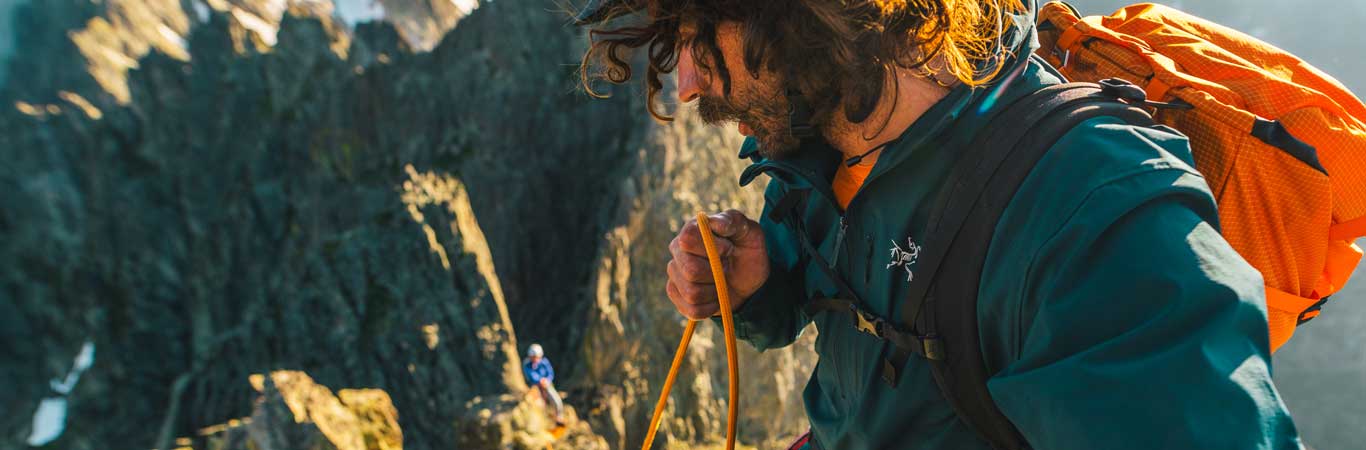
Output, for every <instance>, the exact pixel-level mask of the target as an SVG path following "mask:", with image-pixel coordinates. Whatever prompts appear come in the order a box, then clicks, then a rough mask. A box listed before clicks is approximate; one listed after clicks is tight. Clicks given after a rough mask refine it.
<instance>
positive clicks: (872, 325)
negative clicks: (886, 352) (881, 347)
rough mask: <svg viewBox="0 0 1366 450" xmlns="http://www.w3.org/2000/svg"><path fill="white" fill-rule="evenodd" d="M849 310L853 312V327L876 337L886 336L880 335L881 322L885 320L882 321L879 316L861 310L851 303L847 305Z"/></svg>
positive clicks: (883, 337)
mask: <svg viewBox="0 0 1366 450" xmlns="http://www.w3.org/2000/svg"><path fill="white" fill-rule="evenodd" d="M849 312H850V313H853V314H854V328H857V329H858V330H859V331H862V332H864V333H868V334H871V335H873V336H874V337H877V338H878V339H886V336H883V335H882V330H883V324H884V323H885V322H883V320H882V318H881V317H878V316H874V315H872V314H868V313H866V312H863V310H861V309H859V308H858V306H855V305H853V304H850V305H849Z"/></svg>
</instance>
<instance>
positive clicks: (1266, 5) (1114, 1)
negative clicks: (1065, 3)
mask: <svg viewBox="0 0 1366 450" xmlns="http://www.w3.org/2000/svg"><path fill="white" fill-rule="evenodd" d="M1069 3H1071V4H1072V5H1073V6H1076V7H1077V9H1079V10H1081V12H1082V13H1083V14H1110V13H1112V12H1114V11H1115V10H1116V9H1119V8H1121V7H1123V6H1124V5H1129V4H1133V3H1138V1H1136V0H1076V1H1071V2H1069ZM1157 3H1163V4H1166V5H1169V6H1173V7H1176V8H1178V9H1181V10H1183V11H1186V12H1189V13H1192V14H1195V15H1197V16H1200V17H1204V18H1206V19H1210V20H1213V21H1215V22H1218V23H1220V24H1222V25H1226V26H1229V27H1232V28H1235V29H1238V30H1240V31H1243V32H1245V33H1247V34H1250V35H1252V36H1254V37H1256V38H1258V39H1261V40H1264V41H1266V42H1269V43H1271V44H1272V45H1275V46H1277V47H1280V48H1282V49H1285V50H1288V51H1290V52H1291V53H1294V54H1295V55H1297V56H1299V57H1300V58H1302V59H1304V60H1305V61H1308V62H1309V63H1310V64H1312V65H1314V66H1315V67H1318V68H1319V69H1321V70H1323V71H1324V72H1327V73H1328V74H1330V75H1332V76H1333V77H1335V78H1337V79H1338V81H1341V82H1342V84H1345V85H1347V88H1348V89H1351V90H1352V92H1353V93H1355V94H1356V95H1357V97H1358V98H1361V97H1362V96H1364V95H1366V37H1363V36H1366V0H1177V1H1167V2H1162V1H1159V2H1157Z"/></svg>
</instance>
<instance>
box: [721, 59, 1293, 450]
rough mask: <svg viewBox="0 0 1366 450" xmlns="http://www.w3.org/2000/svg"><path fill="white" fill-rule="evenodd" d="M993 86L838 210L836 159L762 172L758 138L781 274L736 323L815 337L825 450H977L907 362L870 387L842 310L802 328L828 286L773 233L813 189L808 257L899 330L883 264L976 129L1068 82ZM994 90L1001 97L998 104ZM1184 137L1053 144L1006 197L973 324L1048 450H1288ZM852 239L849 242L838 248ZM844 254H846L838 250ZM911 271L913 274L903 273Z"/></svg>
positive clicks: (924, 129)
mask: <svg viewBox="0 0 1366 450" xmlns="http://www.w3.org/2000/svg"><path fill="white" fill-rule="evenodd" d="M1026 62H1027V64H1029V65H1028V67H1025V68H1023V72H1022V75H1020V77H1019V78H1018V79H1017V81H1015V82H1013V83H1010V85H1009V86H1007V87H1005V88H1004V89H1000V90H996V91H994V92H995V93H996V94H993V90H992V89H968V88H965V87H964V88H958V89H956V90H955V91H953V92H951V93H950V94H949V96H948V97H946V98H945V99H944V100H942V101H940V102H939V103H938V104H937V105H935V106H934V107H932V108H931V109H930V110H929V111H928V112H927V113H926V114H925V115H924V116H923V117H922V118H921V119H919V120H918V121H917V122H916V123H915V124H914V125H912V127H911V128H910V129H909V130H908V131H907V132H906V135H905V137H904V138H903V139H902V140H901V141H899V143H897V144H896V145H894V146H892V147H889V148H887V149H886V150H884V151H883V154H882V155H880V157H879V158H878V160H877V163H876V165H875V166H874V168H873V170H872V172H871V173H870V175H869V177H868V178H867V181H866V182H865V184H864V185H863V188H862V189H861V190H860V191H859V193H858V195H857V196H855V197H854V199H853V200H852V201H851V202H850V203H849V205H848V209H847V210H845V211H841V210H840V208H839V207H838V206H837V204H836V202H835V201H834V196H833V194H832V192H831V188H830V180H831V178H832V176H833V174H834V171H835V169H836V164H838V163H839V155H838V153H837V152H836V151H835V150H833V149H828V148H827V149H814V150H811V151H804V152H803V153H801V154H800V155H799V156H797V157H792V158H784V159H782V160H768V159H764V158H761V157H760V156H758V154H757V152H756V146H755V143H754V141H753V140H749V141H746V142H745V144H744V146H743V148H742V150H741V157H744V158H750V159H752V160H753V161H754V164H753V165H752V166H750V167H749V168H748V169H746V170H745V171H744V173H743V174H742V176H741V184H742V185H743V184H748V183H749V182H750V181H752V180H753V179H754V178H755V177H757V176H759V175H760V174H768V175H770V176H771V177H772V180H771V182H770V184H769V185H768V188H767V190H766V192H765V196H766V203H767V204H766V206H765V211H764V213H763V216H762V218H761V220H760V224H761V225H762V227H763V229H764V231H765V233H766V239H767V245H768V252H769V259H770V262H771V267H772V274H771V275H770V278H769V279H768V281H766V282H765V284H764V285H763V286H762V287H761V288H760V289H759V291H758V292H757V293H755V294H754V295H753V296H751V297H750V298H749V299H748V300H747V301H746V302H745V303H744V304H743V305H742V306H741V308H740V309H739V310H737V311H736V316H735V318H736V323H737V332H738V335H739V337H740V338H741V339H744V340H746V341H748V342H749V343H751V344H752V345H754V346H755V347H756V348H758V349H760V350H763V349H769V348H775V347H781V346H785V345H788V344H790V343H792V342H793V341H794V340H795V339H796V337H797V336H798V334H799V333H800V332H801V330H802V329H803V328H804V327H806V325H807V324H808V323H810V322H813V321H814V322H815V324H816V329H817V330H818V333H819V334H818V336H817V338H816V351H817V353H819V355H820V361H819V363H818V364H817V366H816V369H815V372H814V374H813V375H812V377H811V380H810V381H809V382H808V383H807V386H806V390H805V392H804V394H803V396H804V401H805V405H806V412H807V415H808V417H809V419H810V422H811V428H812V431H813V437H814V440H815V442H816V443H817V445H818V446H819V448H822V449H827V450H832V449H955V450H958V449H987V448H989V447H988V446H987V444H986V443H985V442H984V441H981V440H980V439H979V438H978V437H977V436H976V434H975V433H974V432H973V431H971V430H970V429H969V428H968V427H967V426H966V425H964V424H963V423H961V422H960V421H959V420H958V419H957V418H956V417H955V415H954V412H953V411H952V410H951V409H950V407H949V405H948V403H946V401H945V400H944V398H943V397H942V395H941V393H940V391H939V388H938V386H936V384H935V382H934V380H933V379H932V377H931V373H930V368H929V366H928V364H927V363H926V362H925V361H924V360H922V359H919V357H916V356H912V357H911V360H910V361H908V362H907V363H906V365H905V367H903V368H902V370H901V372H900V380H899V382H898V383H897V387H892V386H891V385H889V384H888V383H886V382H884V381H882V380H881V378H880V374H881V371H880V364H882V361H883V352H884V350H886V345H885V344H884V343H883V342H882V341H880V340H879V339H877V338H875V337H873V336H870V335H868V334H864V333H861V332H859V331H857V330H856V329H855V328H854V326H853V324H852V322H851V319H850V316H849V315H848V314H836V313H819V314H815V315H814V316H808V315H807V314H806V313H805V312H804V310H803V305H804V303H805V302H806V301H807V299H809V298H815V297H821V296H834V295H835V293H836V288H835V285H834V284H833V283H832V282H831V281H830V280H829V279H828V278H827V276H826V275H825V274H824V272H823V271H822V270H820V269H819V268H818V267H817V266H815V264H816V263H814V262H813V261H812V259H811V258H808V257H807V256H806V255H805V254H804V253H803V252H802V250H801V247H800V245H799V243H798V241H797V240H796V238H795V237H794V235H793V232H794V230H792V229H789V228H788V227H786V226H784V225H782V224H779V223H775V222H774V221H772V220H770V219H769V218H768V211H769V210H770V209H771V208H772V207H773V205H774V203H775V202H776V201H777V200H778V199H780V198H781V197H782V196H783V193H784V192H786V191H788V190H790V189H794V188H810V189H812V192H813V194H812V195H810V197H809V199H808V200H807V202H806V204H805V205H804V208H805V209H804V215H803V218H804V219H803V222H804V225H805V228H806V232H807V234H808V235H809V236H810V239H811V242H812V243H814V244H815V245H816V246H817V247H818V250H819V251H820V252H821V253H822V255H823V256H824V258H825V259H826V260H827V261H834V264H835V266H836V268H835V269H836V272H837V273H838V274H839V276H840V277H842V278H844V280H846V281H847V282H848V284H849V285H851V286H852V288H853V290H854V291H855V293H856V294H857V295H858V296H859V297H860V298H861V299H862V300H863V302H864V303H865V305H867V306H869V307H870V308H871V309H872V310H873V312H875V313H877V314H879V315H881V316H882V317H887V318H893V319H897V318H900V317H901V315H900V314H901V313H900V308H901V302H902V300H903V299H904V298H905V296H906V290H907V287H908V286H909V284H910V283H909V282H908V281H907V273H906V269H904V268H902V267H899V266H890V268H889V264H891V263H892V261H891V258H892V249H893V246H894V243H895V245H896V246H897V247H900V248H902V249H905V248H906V247H907V245H908V244H907V241H908V240H914V241H915V242H916V243H917V244H918V245H920V246H922V247H929V246H934V245H943V244H946V243H940V242H920V241H918V239H921V238H922V236H924V227H925V222H926V220H925V219H926V218H925V215H926V213H927V212H928V211H929V209H930V208H931V205H932V199H933V198H934V194H935V193H936V189H937V188H938V187H939V186H941V185H943V184H944V183H945V181H946V178H947V176H948V172H949V167H950V166H951V164H952V163H953V161H954V157H955V155H957V154H959V153H960V151H961V147H962V146H963V145H966V144H965V143H966V141H968V140H970V139H971V137H972V136H973V134H974V131H975V130H977V129H978V128H980V127H981V126H982V125H983V123H984V120H983V116H985V115H986V114H988V113H990V111H992V110H993V109H995V108H998V107H1000V106H1001V105H1004V104H1008V103H1009V102H1010V100H1011V99H1013V98H1017V97H1019V96H1020V95H1023V94H1025V93H1027V92H1030V91H1033V90H1035V89H1037V88H1039V87H1041V86H1044V85H1046V84H1053V83H1058V82H1060V80H1059V77H1058V76H1056V75H1055V74H1054V73H1053V72H1052V71H1051V69H1049V68H1046V67H1044V66H1042V65H1040V64H1038V63H1036V62H1034V61H1032V60H1029V59H1023V60H1022V61H1021V62H1017V63H1016V64H1022V63H1026ZM998 94H999V95H998ZM1192 166H1193V162H1192V156H1191V152H1190V148H1189V146H1188V144H1187V141H1186V139H1185V138H1184V137H1183V136H1181V135H1180V134H1178V133H1175V132H1172V131H1170V130H1166V129H1161V128H1159V129H1153V128H1139V127H1134V126H1129V125H1126V124H1123V123H1120V122H1119V121H1118V120H1114V119H1108V118H1100V119H1093V120H1091V121H1088V122H1085V123H1083V124H1082V125H1081V126H1079V127H1077V128H1076V129H1074V130H1073V131H1071V132H1069V133H1068V134H1066V135H1065V136H1064V137H1063V138H1062V139H1061V140H1059V141H1058V142H1057V143H1056V144H1055V146H1054V148H1052V149H1051V150H1050V151H1049V153H1048V154H1047V155H1046V156H1045V157H1044V158H1043V159H1042V160H1041V161H1040V162H1039V163H1038V165H1037V166H1036V167H1035V168H1034V169H1033V171H1032V172H1031V173H1030V175H1029V177H1028V178H1027V179H1026V180H1025V182H1024V184H1023V185H1022V186H1021V188H1020V190H1019V191H1018V192H1017V194H1016V197H1015V198H1014V199H1013V200H1012V201H1011V203H1010V205H1009V207H1008V208H1007V209H1006V211H1005V213H1004V215H1003V216H1002V217H1001V219H1000V222H999V223H998V226H997V229H996V230H997V231H996V234H995V236H994V238H993V241H992V245H991V249H990V251H989V252H988V259H987V262H986V268H985V270H984V273H983V276H982V280H981V285H980V289H979V292H980V297H979V298H978V300H977V301H978V315H979V317H978V324H979V327H980V331H979V332H980V335H981V339H982V347H983V348H982V350H983V353H984V355H985V357H986V360H987V366H988V368H989V369H990V370H992V371H994V372H995V373H996V375H995V376H994V377H992V378H991V380H990V381H989V382H988V388H989V390H990V392H991V394H992V396H993V397H994V398H995V400H996V402H997V404H998V406H999V407H1000V409H1001V411H1002V412H1003V413H1005V415H1006V416H1007V417H1009V418H1010V419H1011V421H1013V422H1014V423H1015V425H1016V426H1017V427H1018V428H1019V430H1020V431H1021V432H1022V433H1023V434H1024V437H1025V438H1026V439H1027V440H1028V441H1029V443H1030V444H1031V446H1032V447H1033V448H1036V449H1040V450H1064V449H1078V450H1082V449H1085V450H1094V449H1112V450H1115V449H1136V450H1137V449H1141V450H1154V449H1296V448H1299V446H1300V440H1299V437H1298V435H1297V433H1296V430H1295V426H1294V423H1293V422H1292V421H1291V418H1290V416H1289V415H1288V413H1287V412H1286V409H1285V405H1284V404H1283V403H1282V401H1281V399H1280V396H1279V394H1278V393H1277V392H1276V388H1275V386H1274V385H1272V381H1271V368H1270V364H1269V360H1270V350H1269V343H1268V335H1267V326H1266V308H1265V302H1264V299H1263V296H1264V292H1263V287H1262V286H1263V285H1262V280H1261V276H1260V274H1259V273H1258V272H1257V271H1256V270H1255V269H1253V268H1252V267H1251V266H1249V265H1248V264H1247V263H1246V262H1245V261H1244V260H1243V259H1242V258H1241V257H1239V256H1238V254H1237V253H1235V252H1234V250H1233V249H1232V248H1230V247H1229V244H1228V243H1227V242H1226V241H1225V240H1224V239H1223V238H1222V237H1221V236H1220V235H1219V232H1218V222H1217V221H1218V216H1217V215H1216V210H1215V203H1214V198H1213V196H1212V195H1211V193H1210V189H1209V187H1208V186H1207V185H1206V183H1205V179H1204V178H1203V177H1201V176H1200V173H1199V172H1197V171H1196V170H1195V169H1194V168H1193V167H1192ZM841 234H842V235H843V236H840V235H841ZM837 242H838V246H837ZM914 269H915V267H914V265H911V266H910V270H911V271H912V272H914Z"/></svg>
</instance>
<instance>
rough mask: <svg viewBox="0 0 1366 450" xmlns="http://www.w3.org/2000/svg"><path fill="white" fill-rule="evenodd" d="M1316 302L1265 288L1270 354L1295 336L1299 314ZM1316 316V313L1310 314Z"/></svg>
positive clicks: (1271, 288)
mask: <svg viewBox="0 0 1366 450" xmlns="http://www.w3.org/2000/svg"><path fill="white" fill-rule="evenodd" d="M1316 302H1318V300H1310V299H1306V298H1303V297H1300V296H1298V295H1293V294H1290V293H1288V292H1285V291H1282V290H1280V289H1276V288H1273V287H1270V286H1267V288H1266V319H1267V328H1268V330H1269V331H1270V332H1271V352H1272V353H1275V352H1276V350H1279V349H1280V348H1281V346H1282V345H1285V343H1286V341H1289V340H1290V337H1291V336H1293V335H1295V327H1296V326H1298V325H1299V322H1300V313H1301V312H1302V311H1304V310H1305V309H1308V308H1309V307H1310V306H1314V303H1316ZM1311 314H1314V315H1317V314H1316V313H1311Z"/></svg>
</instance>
